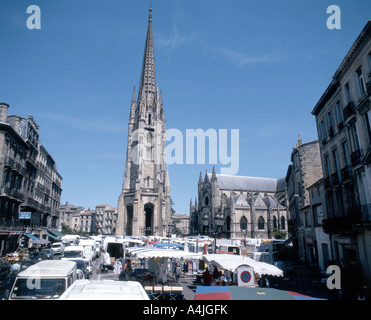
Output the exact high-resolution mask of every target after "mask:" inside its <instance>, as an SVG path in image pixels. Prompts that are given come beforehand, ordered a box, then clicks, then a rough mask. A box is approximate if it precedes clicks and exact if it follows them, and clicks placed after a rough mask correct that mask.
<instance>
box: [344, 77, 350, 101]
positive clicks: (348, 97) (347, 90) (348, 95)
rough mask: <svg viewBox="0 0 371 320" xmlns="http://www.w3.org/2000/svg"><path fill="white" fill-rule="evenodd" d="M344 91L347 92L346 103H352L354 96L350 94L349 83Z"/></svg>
mask: <svg viewBox="0 0 371 320" xmlns="http://www.w3.org/2000/svg"><path fill="white" fill-rule="evenodd" d="M344 91H345V99H346V102H347V104H348V103H349V102H351V101H352V96H351V94H350V88H349V83H348V82H347V83H346V84H345V86H344Z"/></svg>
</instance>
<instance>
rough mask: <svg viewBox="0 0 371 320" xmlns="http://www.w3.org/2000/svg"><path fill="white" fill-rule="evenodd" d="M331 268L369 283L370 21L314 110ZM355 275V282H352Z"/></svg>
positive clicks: (370, 222) (324, 225) (370, 196)
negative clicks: (332, 260) (331, 257)
mask: <svg viewBox="0 0 371 320" xmlns="http://www.w3.org/2000/svg"><path fill="white" fill-rule="evenodd" d="M312 114H313V115H314V116H315V118H316V124H317V129H318V136H319V140H320V154H321V160H322V167H323V174H324V188H325V193H326V207H327V218H326V219H324V220H323V228H324V231H325V232H326V233H327V234H329V236H330V240H331V248H332V256H333V259H334V262H335V263H336V264H338V265H341V266H342V267H343V268H344V270H345V272H347V274H348V275H349V276H350V277H351V278H352V282H353V283H356V282H358V283H360V282H361V281H364V279H368V284H369V285H370V283H371V166H370V164H371V21H369V22H368V23H367V24H366V26H365V27H364V29H363V30H362V32H361V33H360V35H359V36H358V38H357V39H356V41H355V42H354V43H353V45H352V47H351V48H350V50H349V51H348V53H347V54H346V56H345V58H344V60H343V61H342V62H341V64H340V66H339V67H338V69H337V70H336V72H335V74H334V76H333V77H332V81H331V83H330V84H329V86H328V88H327V89H326V91H325V92H324V93H323V95H322V96H321V98H320V99H319V101H318V103H317V104H316V106H315V107H314V109H313V111H312ZM354 275H357V279H356V278H354Z"/></svg>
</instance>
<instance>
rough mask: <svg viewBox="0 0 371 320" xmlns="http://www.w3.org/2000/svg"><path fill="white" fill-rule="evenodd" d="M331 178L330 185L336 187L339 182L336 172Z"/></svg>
mask: <svg viewBox="0 0 371 320" xmlns="http://www.w3.org/2000/svg"><path fill="white" fill-rule="evenodd" d="M331 177H332V184H333V185H337V184H339V183H340V182H341V181H340V179H339V174H338V173H337V172H335V173H333V174H332V176H331Z"/></svg>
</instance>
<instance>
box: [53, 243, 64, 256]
mask: <svg viewBox="0 0 371 320" xmlns="http://www.w3.org/2000/svg"><path fill="white" fill-rule="evenodd" d="M52 250H53V252H54V254H63V251H64V245H63V243H62V242H55V243H53V244H52Z"/></svg>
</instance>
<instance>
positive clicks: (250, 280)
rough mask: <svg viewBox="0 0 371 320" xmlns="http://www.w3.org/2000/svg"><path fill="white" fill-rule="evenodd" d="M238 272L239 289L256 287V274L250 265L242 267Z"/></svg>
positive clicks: (238, 268)
mask: <svg viewBox="0 0 371 320" xmlns="http://www.w3.org/2000/svg"><path fill="white" fill-rule="evenodd" d="M236 271H237V285H238V286H239V287H254V286H255V276H254V275H255V273H254V268H252V267H250V266H248V265H240V266H239V267H237V269H236Z"/></svg>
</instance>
